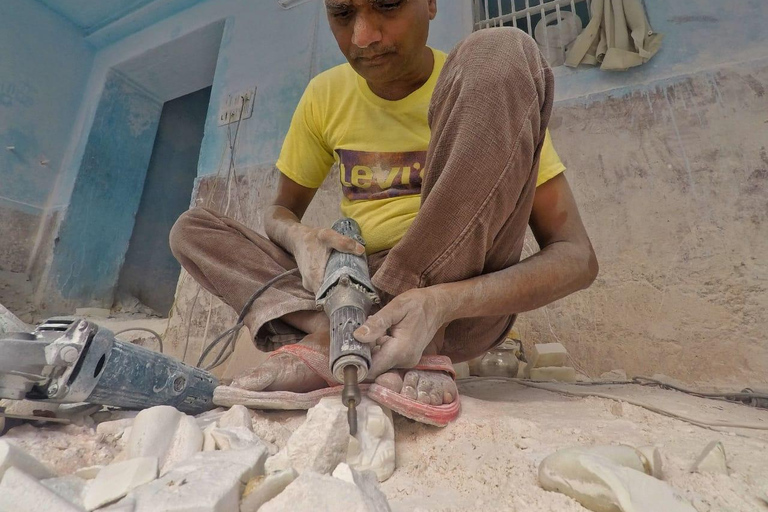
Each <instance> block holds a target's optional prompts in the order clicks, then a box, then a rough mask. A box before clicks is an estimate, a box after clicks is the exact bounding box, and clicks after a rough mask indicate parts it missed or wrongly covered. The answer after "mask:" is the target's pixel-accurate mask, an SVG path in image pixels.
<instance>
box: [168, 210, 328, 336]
mask: <svg viewBox="0 0 768 512" xmlns="http://www.w3.org/2000/svg"><path fill="white" fill-rule="evenodd" d="M170 245H171V251H172V252H173V255H174V256H175V257H176V259H177V260H179V262H180V263H181V265H182V266H183V267H184V269H185V270H186V271H187V272H188V273H189V274H190V275H191V276H192V278H193V279H195V281H197V282H198V283H200V285H201V286H202V287H203V288H205V289H206V290H208V291H209V292H210V293H212V294H213V295H215V296H216V297H218V298H220V299H221V300H222V301H224V302H225V303H226V304H228V305H229V306H231V307H232V308H233V309H234V310H235V311H237V312H240V310H241V309H242V308H243V306H244V305H245V303H246V301H247V300H248V299H249V298H250V296H251V295H252V294H253V293H254V292H255V291H256V290H258V289H259V288H260V287H261V286H263V285H264V284H265V283H266V282H267V281H269V280H270V279H272V278H273V277H275V276H277V275H279V274H281V273H283V272H285V271H287V270H290V269H294V268H296V261H295V260H294V259H293V257H292V256H291V255H290V254H289V253H287V252H286V251H284V250H283V249H282V248H280V247H278V246H277V245H275V244H274V243H273V242H271V241H270V240H268V239H267V238H265V237H263V236H261V235H259V234H258V233H256V232H255V231H253V230H251V229H250V228H248V227H247V226H245V225H244V224H242V223H240V222H237V221H236V220H234V219H230V218H228V217H225V216H223V215H220V214H219V213H217V212H215V211H213V210H210V209H206V208H193V209H191V210H189V211H187V212H185V213H184V214H182V215H181V217H179V219H178V220H177V221H176V223H175V224H174V226H173V229H172V230H171V234H170ZM314 309H315V300H314V296H313V295H312V294H311V293H310V292H308V291H307V290H305V289H304V287H303V286H302V285H301V277H299V276H298V275H291V276H287V277H285V278H283V279H282V280H281V281H279V282H278V283H276V284H275V285H274V286H272V287H270V289H269V290H267V291H266V292H265V293H264V294H263V295H262V296H261V297H260V298H259V299H258V300H257V301H256V302H255V303H254V304H253V306H252V307H251V311H250V312H249V313H248V315H247V316H246V317H245V320H244V322H245V325H246V326H247V327H248V328H249V329H250V331H251V334H252V335H253V336H254V340H255V342H256V345H257V347H258V348H259V349H261V350H273V349H274V348H276V347H278V346H280V345H283V344H286V343H295V342H296V341H299V340H300V339H301V338H303V337H304V335H305V333H303V332H301V331H299V330H297V329H295V328H293V327H291V326H289V325H288V324H286V323H285V322H282V321H280V320H279V318H280V317H282V316H283V315H286V314H288V313H293V312H296V311H307V310H314Z"/></svg>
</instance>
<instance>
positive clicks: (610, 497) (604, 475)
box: [539, 449, 696, 512]
mask: <svg viewBox="0 0 768 512" xmlns="http://www.w3.org/2000/svg"><path fill="white" fill-rule="evenodd" d="M539 483H540V484H541V487H542V488H543V489H544V490H547V491H553V492H560V493H562V494H565V495H566V496H569V497H571V498H573V499H575V500H576V501H578V502H579V503H581V504H582V505H583V506H584V507H585V508H588V509H589V510H593V511H595V512H617V511H618V512H659V511H662V510H663V511H664V512H695V511H696V509H695V508H693V506H691V505H690V504H689V503H688V502H687V501H686V500H685V499H684V498H683V497H682V496H681V495H680V494H679V493H678V492H677V491H676V490H674V489H673V488H672V487H670V486H669V485H667V484H666V483H664V482H662V481H660V480H657V479H656V478H653V477H652V476H649V475H646V474H645V473H642V472H640V471H637V470H635V469H631V468H629V467H625V466H620V465H619V464H616V463H614V462H612V461H611V460H610V459H608V458H606V457H603V456H601V455H598V454H596V453H589V452H586V451H584V450H579V449H565V450H560V451H558V452H556V453H554V454H552V455H550V456H548V457H547V458H545V459H544V460H543V461H542V463H541V465H540V466H539Z"/></svg>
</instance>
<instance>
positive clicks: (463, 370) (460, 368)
mask: <svg viewBox="0 0 768 512" xmlns="http://www.w3.org/2000/svg"><path fill="white" fill-rule="evenodd" d="M453 371H454V372H456V378H457V379H466V378H468V377H469V363H468V362H466V361H465V362H463V363H456V364H454V365H453Z"/></svg>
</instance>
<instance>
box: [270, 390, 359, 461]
mask: <svg viewBox="0 0 768 512" xmlns="http://www.w3.org/2000/svg"><path fill="white" fill-rule="evenodd" d="M349 437H350V436H349V424H348V423H347V408H346V407H345V406H344V405H343V404H342V403H341V400H339V399H338V397H326V398H323V399H322V400H320V403H318V404H317V405H316V406H314V407H312V408H311V409H310V410H309V411H308V412H307V419H306V421H305V422H304V423H302V424H301V426H299V428H297V429H296V431H295V432H294V433H293V435H291V438H290V439H289V440H288V444H287V446H286V447H285V452H286V455H287V457H288V460H289V461H290V467H293V468H294V469H295V470H296V471H298V472H299V473H302V472H303V471H305V470H311V471H315V472H317V473H322V474H328V473H330V472H331V471H333V470H334V469H335V468H336V466H337V465H338V464H339V462H343V461H345V460H346V459H347V449H348V447H349ZM278 456H279V454H278ZM280 469H286V468H285V467H283V468H280Z"/></svg>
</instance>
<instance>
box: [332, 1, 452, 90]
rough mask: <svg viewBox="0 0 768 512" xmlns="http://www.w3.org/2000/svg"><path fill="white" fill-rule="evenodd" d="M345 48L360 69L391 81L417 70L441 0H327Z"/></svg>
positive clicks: (381, 80) (367, 76)
mask: <svg viewBox="0 0 768 512" xmlns="http://www.w3.org/2000/svg"><path fill="white" fill-rule="evenodd" d="M325 7H326V11H327V13H328V21H329V23H330V25H331V31H332V32H333V35H334V37H336V42H337V43H338V44H339V48H340V49H341V52H342V53H343V54H344V56H345V57H346V58H347V60H348V61H349V63H350V64H351V65H352V68H354V70H355V71H357V73H358V74H360V75H361V76H362V77H363V78H365V79H366V80H368V81H369V82H372V83H387V82H392V81H394V80H397V79H398V78H400V77H402V76H404V75H406V74H408V73H412V72H414V71H415V69H414V67H415V65H416V63H418V62H420V61H421V58H422V56H423V51H424V47H425V46H426V44H427V34H428V32H429V21H430V20H432V19H434V17H435V15H436V14H437V0H325Z"/></svg>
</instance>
